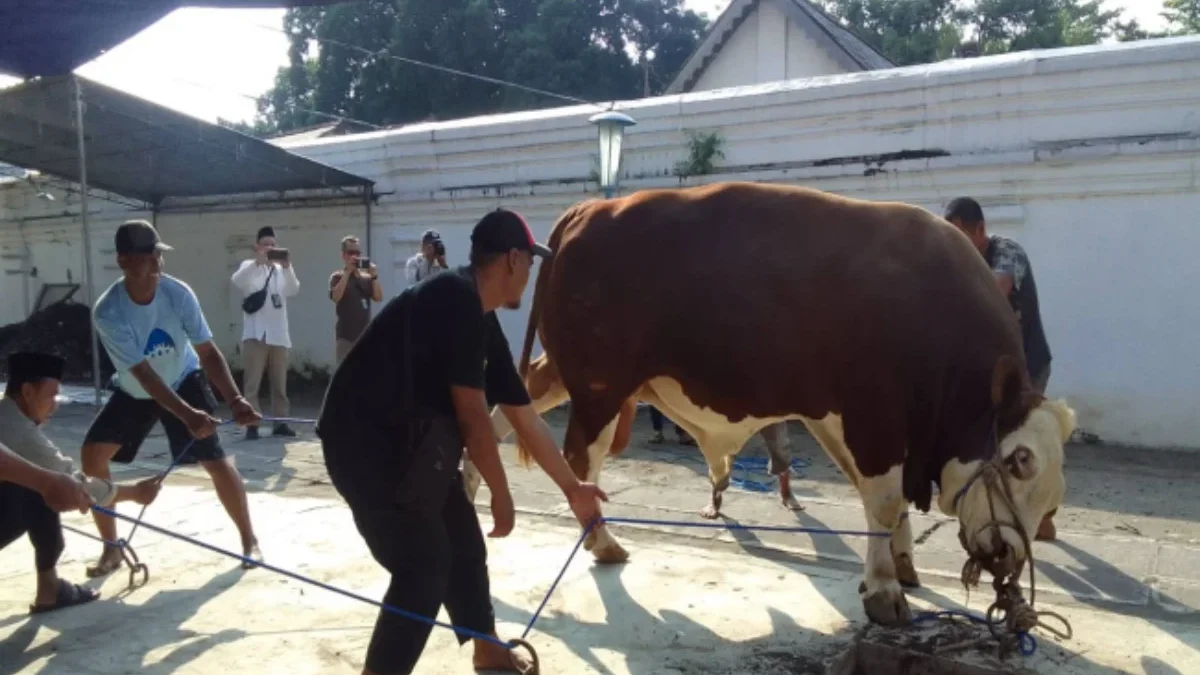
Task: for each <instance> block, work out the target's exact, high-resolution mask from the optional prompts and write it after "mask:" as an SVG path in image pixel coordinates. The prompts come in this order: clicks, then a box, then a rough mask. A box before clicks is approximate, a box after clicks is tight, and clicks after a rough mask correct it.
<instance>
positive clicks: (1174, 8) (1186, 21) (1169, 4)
mask: <svg viewBox="0 0 1200 675" xmlns="http://www.w3.org/2000/svg"><path fill="white" fill-rule="evenodd" d="M1162 17H1163V18H1164V19H1166V20H1167V23H1168V24H1170V30H1171V32H1172V33H1174V34H1176V35H1185V34H1189V33H1200V0H1163V12H1162Z"/></svg>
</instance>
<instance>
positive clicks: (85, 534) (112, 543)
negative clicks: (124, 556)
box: [60, 523, 125, 548]
mask: <svg viewBox="0 0 1200 675" xmlns="http://www.w3.org/2000/svg"><path fill="white" fill-rule="evenodd" d="M60 525H61V527H62V529H64V530H66V531H68V532H74V533H75V534H77V535H79V536H81V537H87V538H88V539H93V540H95V541H98V542H100V543H101V544H108V545H109V546H112V547H113V548H124V546H125V540H121V541H109V540H107V539H105V538H104V537H98V536H96V535H94V534H92V533H91V532H84V531H83V530H77V529H75V528H73V527H71V526H70V525H63V524H61V523H60Z"/></svg>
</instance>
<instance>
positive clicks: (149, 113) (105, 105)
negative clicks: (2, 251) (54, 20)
mask: <svg viewBox="0 0 1200 675" xmlns="http://www.w3.org/2000/svg"><path fill="white" fill-rule="evenodd" d="M76 82H78V85H79V87H80V90H81V92H82V95H83V100H84V138H85V142H86V152H87V172H88V184H89V186H92V187H96V188H100V189H103V190H107V191H109V192H113V193H116V194H120V195H124V196H126V197H131V198H135V199H140V200H142V201H145V202H147V203H149V204H154V205H157V204H159V203H161V202H162V200H163V199H165V198H167V197H201V196H214V195H234V194H247V193H256V192H267V193H269V192H284V191H290V190H307V189H322V188H351V187H361V186H366V185H370V184H371V183H372V181H370V180H369V179H367V178H363V177H361V176H356V175H354V174H351V173H347V172H345V171H342V170H340V169H336V168H334V167H331V166H327V165H324V164H321V163H319V162H316V161H313V160H311V159H308V158H305V157H302V156H300V155H297V154H295V153H292V152H289V151H287V150H285V149H283V148H280V147H277V146H275V145H272V144H271V143H267V142H266V141H262V140H259V139H257V138H253V137H250V136H247V135H245V134H241V133H238V132H236V131H233V130H231V129H226V128H224V127H221V126H218V125H215V124H210V123H208V122H205V121H203V120H200V119H196V118H194V117H190V116H188V115H184V114H182V113H178V112H175V111H174V110H171V109H170V108H166V107H163V106H160V105H158V104H156V103H151V102H149V101H146V100H144V99H141V98H138V97H136V96H132V95H130V94H127V93H125V92H122V91H118V90H116V89H112V88H110V87H106V86H104V85H102V84H99V83H97V82H93V81H91V80H88V79H86V78H82V77H79V76H76V75H64V76H59V77H54V78H46V79H41V80H33V81H30V82H26V83H23V84H20V85H17V86H15V87H12V88H10V89H6V90H3V91H0V161H3V162H7V163H9V164H13V165H15V166H19V167H25V168H28V169H36V170H38V171H41V172H43V173H47V174H52V175H55V176H59V177H61V178H65V179H67V180H71V181H75V182H78V181H79V180H80V174H79V144H78V137H77V135H76V130H75V128H76V127H75V87H76Z"/></svg>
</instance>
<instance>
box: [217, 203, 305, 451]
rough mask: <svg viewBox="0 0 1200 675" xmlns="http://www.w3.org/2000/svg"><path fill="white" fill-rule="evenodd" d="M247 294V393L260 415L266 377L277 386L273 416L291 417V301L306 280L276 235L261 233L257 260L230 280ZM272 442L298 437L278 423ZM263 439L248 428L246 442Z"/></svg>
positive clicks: (245, 262) (248, 262) (244, 356)
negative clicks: (260, 393)
mask: <svg viewBox="0 0 1200 675" xmlns="http://www.w3.org/2000/svg"><path fill="white" fill-rule="evenodd" d="M230 281H232V282H233V285H234V286H236V287H237V288H238V289H239V290H240V291H241V292H242V293H243V294H244V296H245V297H244V299H243V300H242V367H243V368H244V369H245V374H244V376H243V382H242V391H243V392H244V394H245V397H246V400H248V401H249V402H250V405H252V406H253V407H254V409H255V410H262V408H260V407H259V405H258V388H259V386H260V385H261V384H262V377H263V371H266V372H267V374H268V379H270V381H271V414H272V415H274V416H275V417H287V416H288V412H289V410H290V409H291V404H290V403H289V401H288V397H287V370H288V350H289V349H291V347H292V339H291V336H290V334H289V333H288V316H287V298H289V297H291V296H293V295H295V294H297V293H299V292H300V280H299V279H297V278H296V270H295V269H294V268H293V267H292V260H291V253H290V252H289V251H288V250H287V249H286V248H279V247H278V246H276V242H275V230H274V229H273V228H271V227H269V226H268V227H263V228H261V229H259V231H258V234H257V235H256V236H255V238H254V257H253V258H251V259H249V260H243V261H242V264H241V266H240V267H238V269H237V271H236V272H234V273H233V277H231V278H230ZM271 435H272V436H288V437H292V436H295V435H296V432H295V431H293V430H292V429H291V427H289V426H288V425H287V424H283V423H278V424H276V425H275V428H274V429H273V430H272V432H271ZM256 438H258V427H257V426H247V427H246V439H247V440H254V439H256Z"/></svg>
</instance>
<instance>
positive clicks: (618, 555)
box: [592, 543, 629, 565]
mask: <svg viewBox="0 0 1200 675" xmlns="http://www.w3.org/2000/svg"><path fill="white" fill-rule="evenodd" d="M592 557H593V558H595V559H596V562H598V563H600V564H601V565H619V564H621V563H623V562H625V561H626V560H629V551H626V550H625V548H624V547H623V546H621V545H620V544H615V543H614V544H611V545H609V546H605V547H604V548H601V549H596V550H594V551H592Z"/></svg>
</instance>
